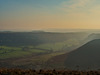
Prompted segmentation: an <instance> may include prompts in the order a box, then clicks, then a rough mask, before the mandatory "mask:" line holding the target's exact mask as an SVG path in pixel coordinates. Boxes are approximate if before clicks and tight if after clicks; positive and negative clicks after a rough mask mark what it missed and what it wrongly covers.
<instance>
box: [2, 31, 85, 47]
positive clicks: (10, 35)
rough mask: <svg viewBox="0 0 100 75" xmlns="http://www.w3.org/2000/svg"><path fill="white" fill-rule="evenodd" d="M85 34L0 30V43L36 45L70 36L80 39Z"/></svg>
mask: <svg viewBox="0 0 100 75" xmlns="http://www.w3.org/2000/svg"><path fill="white" fill-rule="evenodd" d="M86 35H87V34H86V33H53V32H52V33H50V32H0V45H4V46H30V45H32V46H37V45H40V44H47V43H56V42H63V41H66V40H68V39H70V38H71V39H78V40H82V39H83V38H85V37H86Z"/></svg>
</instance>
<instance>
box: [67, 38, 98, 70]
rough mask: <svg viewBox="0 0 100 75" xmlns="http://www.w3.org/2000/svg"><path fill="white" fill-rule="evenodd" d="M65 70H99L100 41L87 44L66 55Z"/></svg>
mask: <svg viewBox="0 0 100 75" xmlns="http://www.w3.org/2000/svg"><path fill="white" fill-rule="evenodd" d="M65 66H66V68H71V69H75V67H79V68H80V69H86V68H90V69H100V39H96V40H93V41H90V42H88V43H87V44H85V45H83V46H82V47H80V48H78V49H76V50H75V51H72V52H70V53H69V54H68V56H67V59H66V61H65Z"/></svg>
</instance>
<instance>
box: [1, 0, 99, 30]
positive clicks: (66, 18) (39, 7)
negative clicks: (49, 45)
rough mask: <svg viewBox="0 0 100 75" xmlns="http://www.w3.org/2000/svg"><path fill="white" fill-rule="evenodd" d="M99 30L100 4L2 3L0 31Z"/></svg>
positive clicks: (92, 0) (65, 0)
mask: <svg viewBox="0 0 100 75" xmlns="http://www.w3.org/2000/svg"><path fill="white" fill-rule="evenodd" d="M50 28H51V29H53V28H54V29H55V28H57V29H60V28H61V29H77V28H80V29H100V0H0V30H34V29H50Z"/></svg>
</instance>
